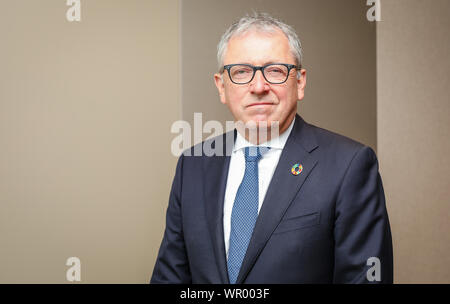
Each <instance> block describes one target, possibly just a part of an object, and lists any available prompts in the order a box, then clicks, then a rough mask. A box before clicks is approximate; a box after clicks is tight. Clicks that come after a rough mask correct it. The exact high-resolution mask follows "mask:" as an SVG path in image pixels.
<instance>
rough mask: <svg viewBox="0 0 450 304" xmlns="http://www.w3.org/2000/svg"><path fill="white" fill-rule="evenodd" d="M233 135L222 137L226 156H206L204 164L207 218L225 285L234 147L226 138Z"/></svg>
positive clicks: (226, 281)
mask: <svg viewBox="0 0 450 304" xmlns="http://www.w3.org/2000/svg"><path fill="white" fill-rule="evenodd" d="M227 134H228V135H227ZM233 134H234V138H235V136H236V133H235V132H234V133H233ZM233 134H230V133H226V134H224V136H223V137H222V139H223V143H224V146H223V147H224V149H223V151H224V154H223V155H224V156H211V157H207V156H204V159H205V160H204V162H203V176H204V185H205V187H204V201H205V203H206V206H205V210H206V218H207V220H208V226H209V230H210V235H211V239H212V244H213V248H214V255H215V257H216V261H217V266H218V270H219V274H220V278H221V279H222V283H224V284H227V283H229V280H228V271H227V265H226V255H225V242H224V231H223V204H224V198H225V189H226V184H227V177H228V169H229V164H230V155H231V151H232V145H231V146H230V145H228V146H227V145H226V143H227V141H226V138H227V137H226V136H230V135H231V137H228V140H230V138H232V139H233ZM231 143H234V140H231Z"/></svg>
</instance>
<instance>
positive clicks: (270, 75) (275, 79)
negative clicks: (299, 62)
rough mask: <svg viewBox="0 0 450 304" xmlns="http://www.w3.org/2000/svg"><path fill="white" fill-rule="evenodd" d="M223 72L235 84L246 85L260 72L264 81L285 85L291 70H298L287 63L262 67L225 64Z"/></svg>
mask: <svg viewBox="0 0 450 304" xmlns="http://www.w3.org/2000/svg"><path fill="white" fill-rule="evenodd" d="M223 69H224V70H227V71H228V76H230V79H231V81H232V82H233V83H235V84H247V83H249V82H251V81H252V80H253V78H254V77H255V73H256V71H258V70H260V71H261V73H262V74H263V76H264V79H265V80H266V81H267V82H268V83H271V84H282V83H285V82H286V80H287V79H288V77H289V72H290V71H291V70H292V69H295V70H297V71H298V70H300V69H301V67H297V66H296V65H294V64H287V63H271V64H266V65H264V66H254V65H251V64H243V63H238V64H227V65H224V66H223Z"/></svg>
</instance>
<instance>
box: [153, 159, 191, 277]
mask: <svg viewBox="0 0 450 304" xmlns="http://www.w3.org/2000/svg"><path fill="white" fill-rule="evenodd" d="M182 172H183V155H182V156H181V157H180V158H179V160H178V164H177V169H176V173H175V178H174V180H173V183H172V190H171V191H170V196H169V206H168V208H167V213H166V229H165V231H164V237H163V240H162V242H161V246H160V249H159V253H158V257H157V259H156V264H155V267H154V269H153V275H152V277H151V280H150V283H151V284H188V283H191V274H190V270H189V263H188V258H187V254H186V247H185V243H184V237H183V224H182V212H181V209H182V206H181V192H182Z"/></svg>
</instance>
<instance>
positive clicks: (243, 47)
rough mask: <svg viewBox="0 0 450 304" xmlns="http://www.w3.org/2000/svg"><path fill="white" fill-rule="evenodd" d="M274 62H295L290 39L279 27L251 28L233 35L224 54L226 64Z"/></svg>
mask: <svg viewBox="0 0 450 304" xmlns="http://www.w3.org/2000/svg"><path fill="white" fill-rule="evenodd" d="M272 62H281V63H291V64H295V58H294V56H293V55H292V52H291V49H290V46H289V40H288V38H287V37H286V35H285V34H284V33H283V32H282V31H281V30H279V29H277V30H274V31H273V32H262V31H258V30H251V31H249V32H246V33H243V34H240V35H237V36H233V37H232V38H231V39H230V40H229V42H228V48H227V50H226V52H225V56H224V64H233V63H248V64H253V65H264V64H267V63H272Z"/></svg>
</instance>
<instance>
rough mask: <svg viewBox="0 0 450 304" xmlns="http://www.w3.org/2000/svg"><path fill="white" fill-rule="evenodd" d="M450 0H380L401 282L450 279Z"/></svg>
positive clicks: (381, 68) (382, 108)
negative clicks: (381, 0)
mask: <svg viewBox="0 0 450 304" xmlns="http://www.w3.org/2000/svg"><path fill="white" fill-rule="evenodd" d="M449 28H450V1H448V0H434V1H421V0H397V1H383V2H382V21H381V22H379V24H378V27H377V62H378V64H377V66H378V91H377V92H378V156H379V158H380V168H381V173H382V176H383V179H384V186H385V191H386V196H387V198H388V208H389V214H390V219H391V225H392V232H393V242H394V256H395V260H394V265H395V266H394V267H395V281H396V282H397V283H450V254H449V252H450V234H449V231H450V216H449V215H450V213H449V207H450V205H449V204H450V160H449V155H450V141H449V137H450V100H449V96H450V86H449V84H450V73H449V71H450V60H449V59H450V58H449V50H450V36H449V33H448V30H449Z"/></svg>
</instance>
